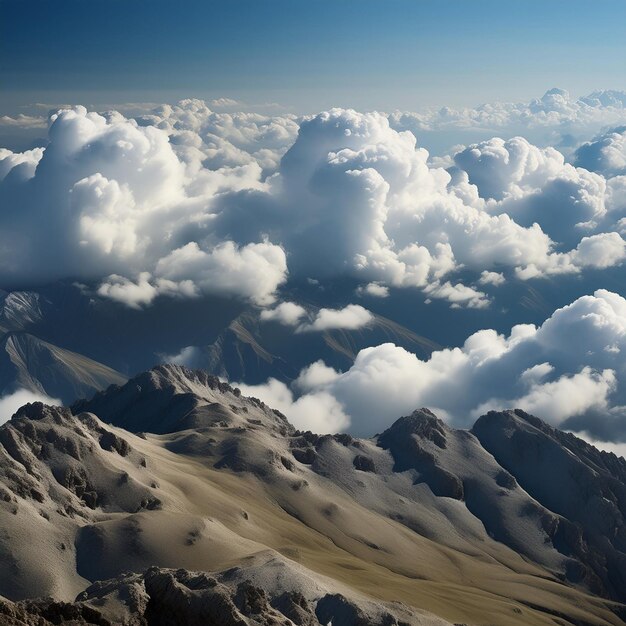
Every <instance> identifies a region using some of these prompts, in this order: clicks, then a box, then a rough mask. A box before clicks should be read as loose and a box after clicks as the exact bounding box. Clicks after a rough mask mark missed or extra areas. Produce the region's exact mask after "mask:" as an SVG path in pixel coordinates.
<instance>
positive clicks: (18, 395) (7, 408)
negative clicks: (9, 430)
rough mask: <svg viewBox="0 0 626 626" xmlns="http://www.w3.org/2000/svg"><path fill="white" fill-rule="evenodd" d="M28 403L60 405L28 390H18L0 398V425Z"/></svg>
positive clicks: (54, 399) (55, 400) (52, 399)
mask: <svg viewBox="0 0 626 626" xmlns="http://www.w3.org/2000/svg"><path fill="white" fill-rule="evenodd" d="M29 402H43V403H44V404H57V405H60V404H61V400H59V399H57V398H50V397H49V396H46V395H45V394H43V393H36V392H34V391H30V390H28V389H18V390H17V391H14V392H13V393H10V394H5V395H4V396H2V397H0V424H4V422H7V421H8V420H10V419H11V417H12V416H13V415H14V414H15V412H16V411H17V410H18V409H19V408H20V407H22V406H24V405H25V404H28V403H29Z"/></svg>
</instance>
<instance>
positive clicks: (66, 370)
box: [0, 331, 126, 402]
mask: <svg viewBox="0 0 626 626" xmlns="http://www.w3.org/2000/svg"><path fill="white" fill-rule="evenodd" d="M125 381H126V377H125V376H123V375H122V374H120V373H119V372H116V371H115V370H113V369H111V368H110V367H107V366H106V365H102V364H101V363H98V362H96V361H93V360H92V359H89V358H87V357H85V356H83V355H81V354H77V353H76V352H71V351H70V350H64V349H63V348H59V347H57V346H54V345H52V344H50V343H48V342H46V341H42V340H41V339H38V338H37V337H35V336H33V335H30V334H29V333H26V332H16V331H9V332H6V333H5V334H4V335H2V336H1V337H0V395H1V394H4V393H9V392H11V391H13V390H15V389H17V388H22V389H28V390H29V391H33V392H39V393H44V394H46V395H48V396H50V397H53V398H61V399H62V400H63V401H65V402H71V401H73V400H74V399H76V398H80V397H83V396H85V395H90V394H93V393H94V392H95V391H98V390H100V389H104V388H106V387H108V386H109V385H112V384H121V383H123V382H125Z"/></svg>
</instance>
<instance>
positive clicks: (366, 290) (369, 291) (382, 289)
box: [356, 282, 389, 298]
mask: <svg viewBox="0 0 626 626" xmlns="http://www.w3.org/2000/svg"><path fill="white" fill-rule="evenodd" d="M356 292H357V295H359V296H370V297H372V298H387V297H389V287H387V286H386V285H381V284H380V283H376V282H373V283H367V285H360V286H359V287H358V288H357V290H356Z"/></svg>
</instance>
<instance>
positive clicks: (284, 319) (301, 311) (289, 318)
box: [260, 302, 306, 326]
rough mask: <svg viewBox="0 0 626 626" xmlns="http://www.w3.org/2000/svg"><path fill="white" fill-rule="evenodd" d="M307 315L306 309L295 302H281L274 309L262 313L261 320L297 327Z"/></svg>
mask: <svg viewBox="0 0 626 626" xmlns="http://www.w3.org/2000/svg"><path fill="white" fill-rule="evenodd" d="M305 315H306V309H305V308H304V307H302V306H300V305H299V304H296V303H295V302H281V303H280V304H279V305H277V306H276V307H275V308H273V309H265V310H263V311H261V315H260V317H261V319H262V320H263V321H265V322H267V321H276V322H279V323H280V324H283V325H284V326H297V325H298V323H299V322H300V320H301V319H302V318H303V317H304V316H305Z"/></svg>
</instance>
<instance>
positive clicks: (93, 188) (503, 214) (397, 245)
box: [0, 90, 626, 323]
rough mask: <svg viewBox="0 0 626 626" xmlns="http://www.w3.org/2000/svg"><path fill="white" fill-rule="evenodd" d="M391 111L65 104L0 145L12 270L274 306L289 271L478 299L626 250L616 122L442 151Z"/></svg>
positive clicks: (2, 226)
mask: <svg viewBox="0 0 626 626" xmlns="http://www.w3.org/2000/svg"><path fill="white" fill-rule="evenodd" d="M625 101H626V99H625V98H624V97H622V95H620V94H619V93H618V92H610V93H609V92H604V93H598V94H595V95H593V96H592V97H589V98H587V99H582V100H577V101H572V99H571V98H570V97H569V96H568V95H567V94H565V93H563V92H561V91H559V90H556V91H553V92H549V93H548V94H546V96H544V98H543V99H542V100H540V101H536V102H534V103H531V104H530V105H527V106H526V108H525V109H524V112H523V113H522V112H520V111H521V109H519V107H518V108H516V107H515V106H512V105H511V106H508V105H507V106H505V107H504V109H498V108H497V107H495V108H493V109H490V114H491V115H495V116H496V117H497V116H498V113H497V112H498V111H500V110H507V111H509V117H511V116H512V115H514V114H515V115H518V117H520V118H523V119H524V120H526V121H527V122H528V124H530V121H531V119H532V120H535V123H538V124H539V123H546V124H547V123H556V122H555V120H559V119H570V118H572V117H576V116H579V117H580V116H583V117H584V116H587V117H591V118H593V119H595V117H597V116H599V115H600V113H599V112H602V115H603V116H604V117H603V119H611V120H613V119H614V118H615V119H617V117H619V116H620V115H622V116H623V115H624V102H625ZM234 105H235V103H220V104H219V105H218V104H215V105H214V106H220V107H222V108H223V107H226V108H228V107H230V106H234ZM503 106H504V105H503ZM507 107H508V108H507ZM511 107H512V108H511ZM440 115H442V113H441V112H440ZM446 115H447V116H450V115H451V113H450V112H449V111H448V112H447V113H446ZM568 116H570V117H568ZM594 116H595V117H594ZM470 117H471V116H470ZM550 120H551V121H550ZM502 123H504V122H502ZM398 128H399V126H398V123H397V119H396V118H394V116H393V115H392V116H388V115H385V114H382V113H376V112H370V113H359V112H356V111H352V110H344V109H332V110H330V111H326V112H323V113H320V114H319V115H316V116H313V117H309V118H301V119H298V118H295V117H294V116H290V115H282V116H264V115H260V114H257V113H227V112H219V113H218V112H215V111H213V110H211V109H210V108H209V107H208V106H207V105H206V104H205V103H204V102H202V101H199V100H185V101H182V102H180V103H179V104H177V105H175V106H171V105H163V106H161V107H158V108H156V109H154V110H153V111H152V112H150V113H149V114H146V115H142V116H139V117H137V118H135V119H133V118H127V117H124V116H123V115H122V114H121V113H119V112H109V113H106V114H97V113H92V112H88V111H87V110H86V109H85V108H84V107H75V108H73V109H63V110H60V111H59V112H57V113H54V114H53V115H52V116H51V117H50V121H49V130H48V144H47V145H46V147H45V148H36V149H34V150H30V151H26V152H23V153H13V152H11V151H9V150H2V151H0V203H1V205H2V207H3V208H2V210H1V211H0V282H1V283H2V284H4V285H7V286H12V285H27V284H33V283H38V284H41V283H45V282H47V281H53V280H56V279H59V278H71V279H74V280H80V281H84V282H87V283H90V284H95V285H96V289H95V291H96V293H98V294H99V295H100V296H102V297H109V298H113V299H115V300H118V301H120V302H123V303H126V304H128V305H129V306H133V307H142V306H147V305H149V304H150V303H151V302H152V301H153V300H154V298H156V297H158V296H169V297H196V296H198V295H201V294H203V293H222V294H227V295H233V296H236V297H243V298H247V299H249V300H251V301H252V302H254V303H256V304H258V305H260V306H268V305H271V304H272V303H273V302H274V301H275V299H276V297H277V292H278V291H279V289H280V287H281V285H283V284H284V283H285V282H286V281H287V280H288V278H289V276H294V277H300V278H307V277H308V278H314V279H316V280H321V281H324V280H326V279H329V278H334V277H337V276H351V277H353V278H357V279H358V280H360V281H362V284H363V287H362V289H361V290H360V291H359V294H360V295H374V296H376V295H378V296H384V295H386V294H388V289H389V287H396V288H417V289H421V290H422V291H423V292H424V294H425V297H426V298H431V299H434V298H437V299H443V300H446V301H448V302H449V303H450V305H451V306H453V307H470V308H483V307H486V306H489V305H490V303H491V302H492V300H493V297H494V295H493V292H494V290H496V289H497V287H498V286H500V285H502V284H503V283H505V282H506V281H507V280H510V279H517V280H532V279H537V278H541V277H545V276H550V275H556V274H565V273H569V274H575V273H581V272H584V271H586V270H588V269H603V268H608V267H613V266H615V265H619V264H621V263H622V262H623V261H624V259H625V258H626V243H625V241H624V239H623V237H622V234H623V233H624V232H625V231H626V177H624V175H623V169H624V168H623V166H624V141H623V135H624V131H623V128H616V129H615V130H613V131H611V132H608V133H605V134H604V135H602V136H599V137H596V139H594V140H593V141H592V142H589V143H588V144H585V145H583V146H581V147H580V148H579V149H578V151H577V152H576V155H575V159H574V164H571V163H569V162H567V161H566V159H565V157H564V155H563V154H562V153H561V152H559V151H558V150H556V149H555V148H550V147H548V148H541V147H537V146H535V145H533V144H532V143H530V142H529V141H528V140H526V139H523V138H522V137H513V138H511V139H506V140H505V139H500V138H497V137H496V138H492V139H489V140H485V141H482V142H479V143H476V144H473V145H470V146H468V147H464V148H459V149H458V150H457V151H456V152H455V154H452V155H449V157H448V158H447V159H439V160H438V161H432V160H431V159H430V156H429V154H428V152H427V151H426V150H424V149H423V148H420V147H418V144H417V140H416V137H415V136H414V134H412V133H411V132H409V131H407V130H398ZM435 163H438V164H439V165H436V164H435ZM461 270H463V279H462V280H461V278H460V276H461V274H460V272H461ZM314 323H315V322H314Z"/></svg>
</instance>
